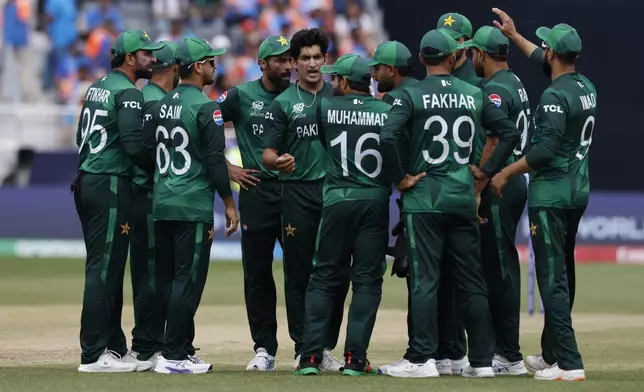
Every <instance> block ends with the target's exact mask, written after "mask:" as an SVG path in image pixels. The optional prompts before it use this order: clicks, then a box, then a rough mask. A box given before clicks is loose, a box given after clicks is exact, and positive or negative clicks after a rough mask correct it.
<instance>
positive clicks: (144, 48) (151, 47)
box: [140, 42, 163, 51]
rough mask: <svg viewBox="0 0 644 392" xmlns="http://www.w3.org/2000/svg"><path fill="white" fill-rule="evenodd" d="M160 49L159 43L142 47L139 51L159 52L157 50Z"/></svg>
mask: <svg viewBox="0 0 644 392" xmlns="http://www.w3.org/2000/svg"><path fill="white" fill-rule="evenodd" d="M161 48H163V43H161V42H153V43H151V44H148V45H145V46H144V47H142V48H141V49H140V50H151V51H155V50H159V49H161Z"/></svg>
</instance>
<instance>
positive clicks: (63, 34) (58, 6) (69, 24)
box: [43, 0, 78, 90]
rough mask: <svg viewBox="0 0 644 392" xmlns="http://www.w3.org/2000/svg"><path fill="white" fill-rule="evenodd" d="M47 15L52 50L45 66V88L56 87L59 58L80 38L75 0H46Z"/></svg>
mask: <svg viewBox="0 0 644 392" xmlns="http://www.w3.org/2000/svg"><path fill="white" fill-rule="evenodd" d="M45 15H46V18H47V22H48V29H47V30H48V33H49V39H50V40H51V50H50V52H49V56H48V61H47V66H46V67H45V75H44V76H45V77H44V86H43V87H44V88H45V89H46V90H48V89H50V88H52V87H54V73H53V71H54V70H56V69H58V62H59V59H60V58H62V57H63V56H65V55H66V54H67V52H68V50H69V47H70V46H71V45H72V44H74V43H75V42H76V40H77V39H78V30H77V29H76V16H77V10H76V4H75V1H74V0H45Z"/></svg>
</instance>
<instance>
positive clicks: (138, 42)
mask: <svg viewBox="0 0 644 392" xmlns="http://www.w3.org/2000/svg"><path fill="white" fill-rule="evenodd" d="M162 47H163V44H161V43H154V42H152V40H151V39H150V36H149V35H148V33H146V32H145V31H143V30H127V31H124V32H122V33H121V34H119V35H118V37H116V40H114V44H113V45H112V54H113V55H115V56H122V55H126V54H128V53H134V52H137V51H139V50H152V51H157V50H159V49H161V48H162Z"/></svg>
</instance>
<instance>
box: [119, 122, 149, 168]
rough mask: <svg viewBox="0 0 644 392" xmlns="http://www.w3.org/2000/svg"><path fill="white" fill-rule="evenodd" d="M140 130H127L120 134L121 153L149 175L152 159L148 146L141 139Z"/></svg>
mask: <svg viewBox="0 0 644 392" xmlns="http://www.w3.org/2000/svg"><path fill="white" fill-rule="evenodd" d="M141 133H142V132H141V131H140V130H128V131H125V132H122V133H121V145H122V146H123V151H125V154H127V156H128V157H130V160H131V161H132V163H134V164H135V165H136V166H138V167H140V168H141V169H143V170H145V171H146V172H147V173H150V172H151V171H152V170H153V169H154V158H153V155H152V156H151V155H150V152H149V149H148V146H146V145H145V143H144V140H143V138H142V137H141Z"/></svg>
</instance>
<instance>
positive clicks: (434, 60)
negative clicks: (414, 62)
mask: <svg viewBox="0 0 644 392" xmlns="http://www.w3.org/2000/svg"><path fill="white" fill-rule="evenodd" d="M439 53H440V50H438V49H434V48H430V47H429V46H427V47H424V48H423V49H422V51H421V55H422V56H423V60H424V61H425V64H427V65H429V66H430V67H435V66H437V65H441V64H442V63H444V62H445V61H446V60H447V59H448V58H449V55H447V56H442V57H427V56H433V55H437V54H439Z"/></svg>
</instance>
